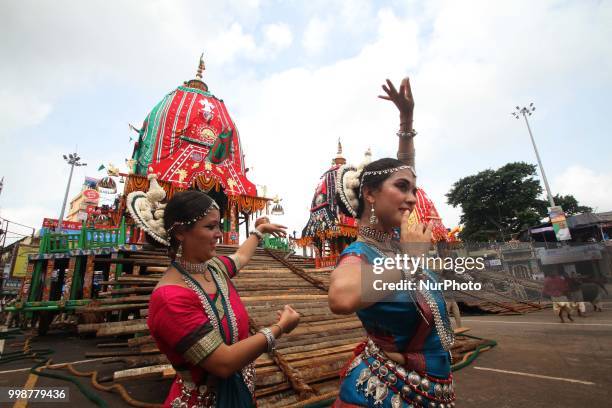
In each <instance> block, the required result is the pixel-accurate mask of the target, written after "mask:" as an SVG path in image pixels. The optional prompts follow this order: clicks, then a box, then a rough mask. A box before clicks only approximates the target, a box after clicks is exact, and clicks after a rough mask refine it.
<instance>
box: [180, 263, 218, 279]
mask: <svg viewBox="0 0 612 408" xmlns="http://www.w3.org/2000/svg"><path fill="white" fill-rule="evenodd" d="M176 262H178V264H179V265H181V266H182V267H183V269H185V270H186V271H187V272H189V273H190V274H192V275H204V279H205V280H206V282H210V279H208V277H206V271H207V270H208V262H189V261H187V260H186V259H185V258H178V259H177V260H176Z"/></svg>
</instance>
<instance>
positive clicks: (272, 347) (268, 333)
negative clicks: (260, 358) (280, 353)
mask: <svg viewBox="0 0 612 408" xmlns="http://www.w3.org/2000/svg"><path fill="white" fill-rule="evenodd" d="M258 333H261V334H263V335H264V336H265V338H266V341H267V342H268V353H273V352H274V351H276V338H275V337H274V333H272V330H271V329H270V328H269V327H264V328H263V329H260V330H259V332H258Z"/></svg>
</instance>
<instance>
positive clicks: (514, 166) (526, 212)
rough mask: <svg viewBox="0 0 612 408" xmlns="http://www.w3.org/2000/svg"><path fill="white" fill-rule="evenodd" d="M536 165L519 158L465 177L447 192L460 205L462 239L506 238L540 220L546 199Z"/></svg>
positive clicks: (452, 201) (455, 205)
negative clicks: (540, 198) (536, 177)
mask: <svg viewBox="0 0 612 408" xmlns="http://www.w3.org/2000/svg"><path fill="white" fill-rule="evenodd" d="M535 175H536V166H535V165H533V164H528V163H523V162H517V163H508V164H506V165H505V166H503V167H500V168H499V169H497V170H490V169H489V170H484V171H481V172H479V173H478V174H475V175H472V176H468V177H464V178H462V179H460V180H459V181H457V182H455V183H454V184H453V187H452V188H451V190H450V191H449V192H448V194H446V197H447V199H448V200H447V202H448V203H449V204H450V205H452V206H453V207H457V206H458V205H460V206H461V208H462V210H463V214H462V215H461V222H462V223H463V224H464V228H463V231H462V232H461V234H460V237H461V239H463V240H469V241H488V240H507V239H509V238H510V236H511V234H514V233H517V232H519V231H520V230H521V229H523V228H526V227H527V226H530V225H535V224H538V223H539V222H540V220H541V219H542V218H543V217H542V215H541V214H542V209H544V211H546V207H542V203H543V200H539V199H538V196H539V195H540V194H541V193H542V187H541V186H540V182H539V180H537V179H535Z"/></svg>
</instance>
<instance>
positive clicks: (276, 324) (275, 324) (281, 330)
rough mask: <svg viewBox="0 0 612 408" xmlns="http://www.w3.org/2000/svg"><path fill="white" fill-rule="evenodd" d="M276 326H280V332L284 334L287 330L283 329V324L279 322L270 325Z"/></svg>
mask: <svg viewBox="0 0 612 408" xmlns="http://www.w3.org/2000/svg"><path fill="white" fill-rule="evenodd" d="M274 326H276V327H278V330H280V334H284V333H285V331H284V330H283V328H282V327H281V325H280V324H278V323H274V324H273V325H272V326H270V327H274Z"/></svg>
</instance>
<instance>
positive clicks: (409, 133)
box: [396, 129, 417, 139]
mask: <svg viewBox="0 0 612 408" xmlns="http://www.w3.org/2000/svg"><path fill="white" fill-rule="evenodd" d="M396 135H397V137H399V138H400V139H409V138H413V137H415V136H416V135H417V131H416V130H414V129H410V130H408V131H405V132H402V131H401V130H400V131H399V132H397V133H396Z"/></svg>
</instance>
